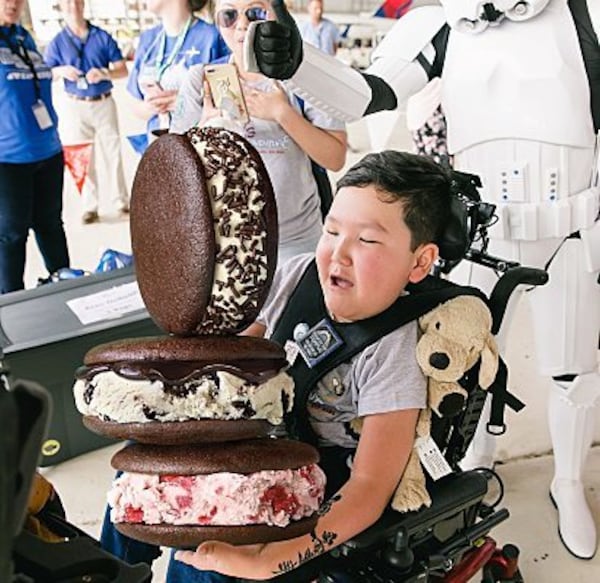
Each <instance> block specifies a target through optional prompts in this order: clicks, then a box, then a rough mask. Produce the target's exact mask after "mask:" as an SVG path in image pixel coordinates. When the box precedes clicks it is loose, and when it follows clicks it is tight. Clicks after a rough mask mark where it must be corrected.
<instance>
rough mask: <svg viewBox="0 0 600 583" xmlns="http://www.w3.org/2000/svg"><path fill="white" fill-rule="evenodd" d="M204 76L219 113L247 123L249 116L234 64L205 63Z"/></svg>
mask: <svg viewBox="0 0 600 583" xmlns="http://www.w3.org/2000/svg"><path fill="white" fill-rule="evenodd" d="M204 76H205V77H206V80H207V82H208V85H209V87H210V93H211V95H212V98H213V103H214V104H215V107H216V108H217V109H219V110H220V111H221V115H223V117H227V118H229V119H233V120H236V121H239V122H241V123H243V124H245V123H248V121H250V116H249V115H248V108H247V107H246V101H245V100H244V92H243V91H242V85H241V83H240V78H239V76H238V72H237V68H236V66H235V65H234V64H232V63H227V64H223V65H207V66H206V68H205V70H204Z"/></svg>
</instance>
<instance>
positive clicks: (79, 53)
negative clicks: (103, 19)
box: [65, 20, 92, 69]
mask: <svg viewBox="0 0 600 583" xmlns="http://www.w3.org/2000/svg"><path fill="white" fill-rule="evenodd" d="M86 24H87V27H88V32H87V35H86V37H85V39H82V38H81V37H78V36H77V35H76V34H75V33H74V32H73V31H72V30H71V29H70V28H69V27H68V26H65V32H66V35H67V39H68V41H69V43H71V46H72V47H73V48H74V49H75V50H76V51H77V57H78V59H79V69H83V55H84V53H85V45H86V43H87V41H88V40H89V38H90V35H91V34H92V25H91V24H90V23H89V21H87V20H86ZM75 38H77V40H79V42H80V44H77V43H76V42H75Z"/></svg>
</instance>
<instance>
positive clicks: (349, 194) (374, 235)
mask: <svg viewBox="0 0 600 583" xmlns="http://www.w3.org/2000/svg"><path fill="white" fill-rule="evenodd" d="M380 196H381V195H380V194H378V192H377V191H376V190H375V188H373V187H372V186H367V187H364V188H358V187H345V188H341V189H340V190H339V192H338V193H337V194H336V196H335V198H334V200H333V204H332V206H331V210H330V211H329V214H328V215H327V218H326V219H325V225H324V227H323V235H322V236H321V239H320V241H319V244H318V246H317V253H316V256H317V269H318V272H319V281H320V283H321V288H322V290H323V295H324V297H325V304H326V306H327V309H328V310H329V312H330V314H331V316H332V317H333V319H334V320H336V321H338V322H354V321H356V320H364V319H365V318H369V317H371V316H375V315H377V314H379V313H381V312H383V311H384V310H385V309H387V308H388V307H389V306H391V305H392V304H393V303H394V301H395V300H396V299H397V298H398V296H400V294H401V293H402V292H403V290H404V287H405V286H406V284H407V283H408V282H417V281H420V280H421V279H423V278H424V277H425V276H426V275H427V274H428V273H429V271H430V269H431V265H432V263H433V262H434V261H435V259H436V258H437V246H436V245H434V244H433V243H428V244H424V245H420V246H419V247H417V249H415V250H414V251H411V232H410V231H409V229H408V227H407V226H406V224H405V222H404V218H403V217H404V213H403V210H402V204H401V203H400V202H393V203H388V202H382V201H381V200H380V198H379V197H380Z"/></svg>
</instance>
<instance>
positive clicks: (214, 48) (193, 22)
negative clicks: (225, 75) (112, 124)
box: [127, 0, 229, 134]
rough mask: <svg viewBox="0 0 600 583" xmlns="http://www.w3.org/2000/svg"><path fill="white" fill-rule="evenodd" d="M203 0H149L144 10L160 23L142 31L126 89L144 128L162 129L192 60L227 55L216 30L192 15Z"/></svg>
mask: <svg viewBox="0 0 600 583" xmlns="http://www.w3.org/2000/svg"><path fill="white" fill-rule="evenodd" d="M206 3H207V0H149V1H148V10H150V11H151V12H154V13H155V14H156V15H157V16H158V17H159V18H160V20H161V24H159V25H158V26H156V27H154V28H151V29H150V30H147V31H145V32H143V33H142V35H141V36H140V42H139V46H138V48H137V51H136V55H135V61H134V64H133V69H132V70H131V72H130V74H129V80H128V83H127V90H128V91H129V93H131V95H132V96H133V97H134V98H135V101H134V111H135V113H136V114H137V115H138V116H139V117H141V118H142V119H145V120H147V122H148V123H147V131H148V133H149V134H151V133H152V132H153V131H156V130H167V129H168V128H169V124H170V121H171V112H172V111H173V110H174V108H175V101H176V99H177V91H178V90H179V87H180V85H181V83H182V81H183V79H184V78H185V74H186V71H187V69H188V68H189V67H191V66H192V65H197V64H200V63H209V62H211V61H214V60H216V59H219V58H221V57H224V56H226V55H228V54H229V49H228V48H227V45H226V44H225V43H224V41H223V39H222V38H221V35H220V34H219V31H218V30H217V28H216V27H215V26H214V25H213V24H209V23H207V22H205V21H203V20H201V19H197V18H195V17H194V14H193V11H195V10H201V9H202V8H204V5H205V4H206Z"/></svg>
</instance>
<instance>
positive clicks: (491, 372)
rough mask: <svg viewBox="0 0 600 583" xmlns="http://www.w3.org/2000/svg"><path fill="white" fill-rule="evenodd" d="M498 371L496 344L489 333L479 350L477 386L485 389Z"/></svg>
mask: <svg viewBox="0 0 600 583" xmlns="http://www.w3.org/2000/svg"><path fill="white" fill-rule="evenodd" d="M497 373H498V345H497V344H496V339H495V338H494V337H493V336H492V334H489V335H488V337H487V339H486V341H485V345H484V347H483V350H482V351H481V367H480V369H479V386H480V387H481V388H482V389H487V388H488V387H489V386H490V385H491V384H492V383H493V382H494V379H495V378H496V374H497Z"/></svg>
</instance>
